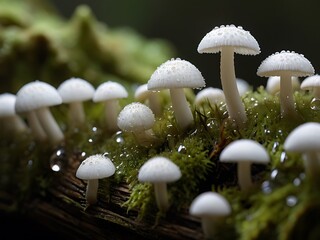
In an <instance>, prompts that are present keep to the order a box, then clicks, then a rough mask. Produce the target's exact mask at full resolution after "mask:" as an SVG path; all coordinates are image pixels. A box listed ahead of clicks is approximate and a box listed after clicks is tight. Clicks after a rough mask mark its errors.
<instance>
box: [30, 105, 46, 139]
mask: <svg viewBox="0 0 320 240" xmlns="http://www.w3.org/2000/svg"><path fill="white" fill-rule="evenodd" d="M27 121H28V124H29V126H30V128H31V132H32V134H33V136H34V137H35V139H36V140H39V141H41V142H42V141H45V140H46V139H47V137H48V136H47V134H46V132H45V131H44V129H43V127H42V126H41V124H40V121H39V119H38V117H37V114H36V112H34V111H30V112H28V113H27Z"/></svg>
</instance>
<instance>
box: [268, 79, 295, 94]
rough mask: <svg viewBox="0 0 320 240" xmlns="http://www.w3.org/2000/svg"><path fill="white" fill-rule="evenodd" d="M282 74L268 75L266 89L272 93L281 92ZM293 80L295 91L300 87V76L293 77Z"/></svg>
mask: <svg viewBox="0 0 320 240" xmlns="http://www.w3.org/2000/svg"><path fill="white" fill-rule="evenodd" d="M280 80H281V78H280V76H271V77H268V80H267V85H266V91H267V92H268V93H270V94H277V93H278V92H280ZM291 80H292V88H293V90H294V91H296V90H299V89H300V80H299V78H298V77H295V76H293V77H291Z"/></svg>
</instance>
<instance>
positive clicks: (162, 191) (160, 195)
mask: <svg viewBox="0 0 320 240" xmlns="http://www.w3.org/2000/svg"><path fill="white" fill-rule="evenodd" d="M154 193H155V197H156V202H157V206H158V208H159V210H160V211H161V212H166V211H167V209H168V208H169V202H168V194H167V184H166V183H164V182H157V183H154Z"/></svg>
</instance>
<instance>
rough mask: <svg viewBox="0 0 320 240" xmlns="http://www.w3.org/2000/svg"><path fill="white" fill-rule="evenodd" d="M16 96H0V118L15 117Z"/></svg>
mask: <svg viewBox="0 0 320 240" xmlns="http://www.w3.org/2000/svg"><path fill="white" fill-rule="evenodd" d="M15 103H16V95H14V94H12V93H2V94H0V117H11V116H15V115H16V111H15Z"/></svg>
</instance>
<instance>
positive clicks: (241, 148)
mask: <svg viewBox="0 0 320 240" xmlns="http://www.w3.org/2000/svg"><path fill="white" fill-rule="evenodd" d="M269 159H270V157H269V154H268V152H267V150H266V149H265V148H264V147H263V146H262V145H261V144H260V143H258V142H256V141H254V140H251V139H239V140H235V141H233V142H231V143H230V144H229V145H227V146H226V147H225V148H224V149H223V150H222V152H221V154H220V161H221V162H251V163H263V164H266V163H268V162H269Z"/></svg>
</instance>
